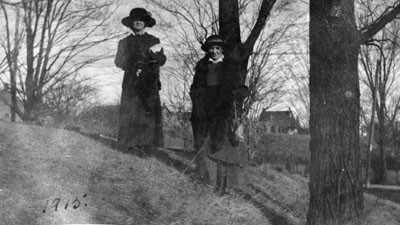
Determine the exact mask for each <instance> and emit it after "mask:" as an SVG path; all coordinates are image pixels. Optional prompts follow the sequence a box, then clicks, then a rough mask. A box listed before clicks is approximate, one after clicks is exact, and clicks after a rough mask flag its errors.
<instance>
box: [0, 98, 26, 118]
mask: <svg viewBox="0 0 400 225" xmlns="http://www.w3.org/2000/svg"><path fill="white" fill-rule="evenodd" d="M3 100H6V101H7V102H8V103H9V102H11V96H10V94H9V93H8V92H7V91H6V90H0V120H6V121H10V119H11V112H10V106H8V105H7V104H6V103H5V102H4V101H3ZM18 105H19V106H20V107H21V108H22V101H21V100H19V99H18ZM16 121H18V122H20V121H22V120H21V118H20V117H19V116H18V115H17V116H16Z"/></svg>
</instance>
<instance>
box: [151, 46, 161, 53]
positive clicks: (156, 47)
mask: <svg viewBox="0 0 400 225" xmlns="http://www.w3.org/2000/svg"><path fill="white" fill-rule="evenodd" d="M161 49H162V47H161V45H160V44H156V45H153V46H151V47H150V51H151V52H153V53H156V52H159V51H161Z"/></svg>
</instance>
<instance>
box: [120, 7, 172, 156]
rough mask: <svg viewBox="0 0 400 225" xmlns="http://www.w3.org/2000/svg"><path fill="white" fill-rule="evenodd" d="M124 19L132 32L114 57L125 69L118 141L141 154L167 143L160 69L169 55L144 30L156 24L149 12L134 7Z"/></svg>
mask: <svg viewBox="0 0 400 225" xmlns="http://www.w3.org/2000/svg"><path fill="white" fill-rule="evenodd" d="M121 22H122V24H123V25H124V26H126V27H128V28H130V29H131V30H132V31H133V34H131V35H129V36H127V37H125V38H123V39H122V40H120V41H119V43H118V51H117V55H116V57H115V65H116V66H117V67H119V68H121V69H123V70H124V71H125V73H124V80H123V83H122V94H121V107H120V118H119V120H120V121H119V124H120V126H119V137H118V141H119V147H120V148H121V149H125V150H130V151H135V152H136V153H139V154H142V153H147V152H146V151H149V150H148V149H149V147H151V146H163V144H164V141H163V132H162V115H161V102H160V95H159V90H160V89H161V82H160V78H159V76H160V74H159V72H160V66H162V65H164V64H165V61H166V56H165V55H164V51H163V49H162V47H161V45H160V40H159V39H158V38H157V37H155V36H153V35H150V34H148V33H147V32H145V29H146V27H153V26H154V25H155V24H156V20H155V19H154V18H153V17H152V15H151V13H150V12H148V11H147V10H146V9H144V8H134V9H132V10H131V12H130V13H129V16H128V17H125V18H123V19H122V21H121ZM143 151H144V152H143Z"/></svg>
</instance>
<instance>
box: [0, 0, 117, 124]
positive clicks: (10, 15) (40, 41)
mask: <svg viewBox="0 0 400 225" xmlns="http://www.w3.org/2000/svg"><path fill="white" fill-rule="evenodd" d="M116 2H118V0H115V1H92V0H86V1H76V0H49V1H41V0H22V1H13V2H8V1H3V0H2V1H0V7H1V10H2V12H3V14H4V16H5V23H4V24H2V25H4V26H5V27H4V29H3V30H5V36H1V37H0V46H1V47H2V48H3V49H4V51H5V57H6V58H7V66H8V74H9V78H7V77H1V81H2V82H3V83H4V84H6V86H7V87H9V88H8V90H9V91H10V92H11V94H12V96H13V98H16V96H17V95H18V96H19V98H21V99H22V101H23V109H21V108H20V107H19V106H18V105H16V104H15V103H14V99H13V101H12V102H13V103H12V104H9V105H11V106H12V111H13V112H15V113H16V114H18V115H19V116H20V117H21V118H22V119H23V120H24V121H36V120H37V119H38V115H39V114H40V113H41V112H40V111H41V108H42V106H43V103H44V98H45V96H47V95H49V94H50V93H51V92H54V90H57V89H58V88H59V87H60V86H62V85H59V84H61V83H64V82H68V80H69V79H70V78H71V77H73V76H74V75H75V74H76V73H77V72H78V71H80V70H81V69H82V68H84V67H85V66H87V65H89V64H91V63H93V62H96V61H99V60H101V59H104V58H107V57H110V55H108V54H106V53H100V54H91V55H89V56H87V55H84V54H87V53H88V52H90V50H92V49H93V47H94V46H98V45H99V44H101V43H103V42H105V41H107V40H110V39H113V38H117V37H119V36H120V35H119V34H113V33H112V32H107V30H106V28H105V27H106V25H107V21H109V18H110V16H111V15H112V13H113V12H114V10H115V7H114V5H115V4H114V3H116ZM117 5H118V4H117ZM19 18H21V20H20V21H19ZM13 20H14V21H15V22H14V23H15V26H14V27H15V28H14V29H11V24H13ZM11 40H14V41H11ZM81 80H86V79H81ZM75 81H76V80H75ZM75 84H77V83H76V82H75Z"/></svg>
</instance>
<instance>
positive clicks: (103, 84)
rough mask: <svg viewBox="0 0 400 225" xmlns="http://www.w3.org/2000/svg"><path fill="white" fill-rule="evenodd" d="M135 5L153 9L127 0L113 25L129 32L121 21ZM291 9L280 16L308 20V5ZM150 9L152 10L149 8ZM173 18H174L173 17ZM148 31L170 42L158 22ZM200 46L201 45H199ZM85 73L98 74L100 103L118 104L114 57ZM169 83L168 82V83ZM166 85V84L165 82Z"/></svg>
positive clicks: (119, 79)
mask: <svg viewBox="0 0 400 225" xmlns="http://www.w3.org/2000/svg"><path fill="white" fill-rule="evenodd" d="M134 7H144V8H146V9H152V8H153V6H152V5H146V3H145V2H144V1H142V0H125V1H123V3H122V5H121V7H120V8H119V9H118V11H117V13H116V14H115V15H114V18H113V20H112V22H111V26H117V27H120V28H121V30H123V31H126V32H129V30H128V29H126V28H125V27H124V26H123V25H122V24H121V23H120V21H121V19H122V18H124V17H125V16H128V15H129V12H130V10H131V9H132V8H134ZM289 8H290V10H287V13H286V14H282V16H281V17H280V18H283V19H284V18H285V17H292V16H296V17H298V16H300V15H301V17H300V18H299V21H298V23H304V22H306V21H308V15H307V13H306V11H307V10H308V5H307V4H305V3H303V2H301V1H300V2H299V1H296V2H295V3H292V4H290V5H289ZM149 11H150V10H149ZM151 12H152V14H153V17H154V18H155V19H156V20H157V21H159V18H160V16H162V17H163V19H164V20H168V16H169V15H168V14H166V13H163V12H162V11H159V10H154V11H151ZM280 18H278V19H276V20H275V21H272V22H270V23H268V24H267V28H271V27H274V26H279V22H280V21H279V19H280ZM171 19H172V18H171ZM146 32H148V33H150V34H152V35H154V36H156V37H159V38H160V41H161V44H162V45H164V46H166V45H168V43H166V39H165V38H163V34H162V33H160V32H158V30H157V24H156V26H154V28H146ZM117 43H118V41H117V40H114V41H112V42H108V43H107V49H108V50H109V51H115V52H116V49H117ZM199 48H200V45H199ZM165 53H166V55H167V58H171V57H169V56H171V55H173V54H174V53H173V52H171V51H170V50H168V49H165ZM170 66H173V62H172V61H171V60H167V62H166V64H165V65H164V68H166V67H170ZM84 73H88V74H95V75H96V82H97V85H98V86H99V89H100V91H99V97H98V103H99V104H118V103H119V97H120V93H121V84H122V79H123V71H122V70H120V69H118V68H116V67H115V66H114V63H113V59H109V60H104V61H101V62H99V63H96V64H95V65H94V66H93V67H90V68H87V69H85V70H84ZM165 76H166V74H165V72H164V71H163V68H161V77H162V78H164V79H163V80H164V82H168V77H165ZM167 85H168V84H167ZM164 86H165V84H164ZM165 91H166V88H165V89H163V90H162V91H161V95H164V94H165ZM277 108H278V109H279V108H282V109H285V110H286V109H287V108H288V105H287V104H286V103H285V101H283V103H282V104H280V105H279V106H277V107H275V109H277Z"/></svg>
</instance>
